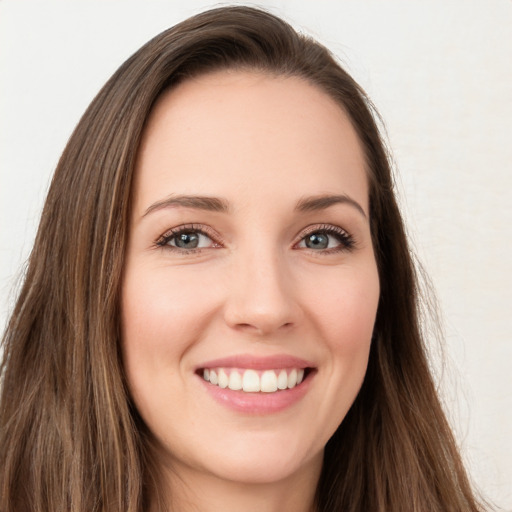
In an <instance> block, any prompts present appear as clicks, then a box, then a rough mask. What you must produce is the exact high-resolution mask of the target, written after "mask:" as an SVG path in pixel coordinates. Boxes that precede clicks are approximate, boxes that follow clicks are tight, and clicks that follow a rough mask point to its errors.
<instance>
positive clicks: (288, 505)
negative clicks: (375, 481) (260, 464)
mask: <svg viewBox="0 0 512 512" xmlns="http://www.w3.org/2000/svg"><path fill="white" fill-rule="evenodd" d="M321 467H322V456H321V454H320V456H319V457H318V458H317V459H316V460H314V461H312V462H310V463H309V464H307V465H306V466H305V467H304V468H302V469H301V470H299V471H298V472H296V473H294V474H293V475H290V476H287V477H285V478H283V479H282V480H279V481H277V482H274V481H273V482H260V483H254V482H250V483H249V482H236V481H231V480H225V479H221V478H218V477H217V476H212V475H210V474H206V473H201V472H197V471H195V470H193V469H191V468H186V469H183V468H180V469H179V472H177V471H176V468H174V470H173V469H167V470H166V471H165V476H164V480H165V484H166V488H167V489H169V492H168V493H167V495H168V498H167V502H168V504H169V507H170V508H169V509H168V512H171V511H177V510H179V511H180V512H218V511H219V510H222V511H223V512H239V511H240V510H243V511H244V512H261V511H262V510H264V511H265V512H282V511H283V510H293V511H294V512H315V510H316V509H315V503H314V502H315V491H316V487H317V484H318V480H319V478H320V472H321ZM157 510H158V509H157V508H156V507H152V508H151V512H157ZM158 512H160V511H158Z"/></svg>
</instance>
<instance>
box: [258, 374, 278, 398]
mask: <svg viewBox="0 0 512 512" xmlns="http://www.w3.org/2000/svg"><path fill="white" fill-rule="evenodd" d="M261 391H263V392H264V393H273V392H274V391H277V376H276V372H274V371H272V370H267V371H265V372H263V375H262V376H261Z"/></svg>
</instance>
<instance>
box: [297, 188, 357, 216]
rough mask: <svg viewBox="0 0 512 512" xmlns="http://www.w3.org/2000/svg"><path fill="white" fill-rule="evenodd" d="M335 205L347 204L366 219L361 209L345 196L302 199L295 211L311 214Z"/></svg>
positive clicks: (355, 202)
mask: <svg viewBox="0 0 512 512" xmlns="http://www.w3.org/2000/svg"><path fill="white" fill-rule="evenodd" d="M335 204H348V205H350V206H353V207H354V208H355V209H356V210H357V211H358V212H359V213H360V214H361V215H362V216H363V217H364V218H365V219H366V218H367V216H366V213H365V211H364V210H363V207H362V206H361V205H360V204H359V203H358V202H357V201H355V200H354V199H352V198H351V197H350V196H348V195H346V194H341V195H328V194H327V195H320V196H312V197H303V198H302V199H300V200H299V202H298V203H297V206H296V207H295V209H296V210H297V211H299V212H312V211H318V210H325V209H326V208H329V207H330V206H333V205H335Z"/></svg>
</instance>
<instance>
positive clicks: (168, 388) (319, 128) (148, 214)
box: [122, 72, 379, 483]
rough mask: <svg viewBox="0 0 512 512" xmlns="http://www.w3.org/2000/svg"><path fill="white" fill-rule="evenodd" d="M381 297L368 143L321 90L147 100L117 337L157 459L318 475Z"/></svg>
mask: <svg viewBox="0 0 512 512" xmlns="http://www.w3.org/2000/svg"><path fill="white" fill-rule="evenodd" d="M378 297H379V280H378V275H377V268H376V263H375V257H374V253H373V248H372V242H371V238H370V229H369V210H368V186H367V178H366V173H365V163H364V157H363V151H362V149H361V146H360V143H359V141H358V138H357V136H356V134H355V132H354V129H353V128H352V126H351V124H350V122H349V120H348V118H347V116H346V115H345V113H344V112H343V111H342V110H341V109H340V107H339V106H338V105H337V104H336V103H335V102H334V101H333V100H332V99H331V98H330V97H328V96H327V95H326V94H325V93H323V92H322V91H320V90H319V89H317V88H315V87H314V86H312V85H309V84H308V83H306V82H304V81H302V80H300V79H298V78H285V77H271V76H268V75H265V74H259V73H249V72H219V73H214V74H210V75H206V76H201V77H199V78H197V79H194V80H189V81H187V82H185V83H183V84H181V85H179V86H178V87H177V88H174V89H173V90H171V91H169V92H167V93H165V94H164V95H163V96H162V97H161V98H160V99H159V101H158V102H157V104H156V106H155V108H154V110H153V112H152V114H151V116H150V119H149V123H148V124H147V126H146V128H145V132H144V136H143V141H142V145H141V147H140V151H139V155H138V162H137V169H136V183H135V189H134V202H133V213H132V219H131V227H130V239H129V246H128V251H127V259H126V267H125V272H124V281H123V287H122V328H123V333H122V336H123V338H122V339H123V358H124V365H125V369H126V374H127V379H128V384H129V388H130V391H131V394H132V397H133V400H134V403H135V405H136V407H137V409H138V411H139V413H140V415H141V416H142V418H143V420H144V421H145V423H146V424H147V426H148V427H149V429H150V430H151V432H152V433H153V434H154V436H155V438H156V440H157V442H158V444H159V446H160V453H159V457H160V461H161V463H162V464H163V465H164V466H169V467H170V466H172V467H173V470H174V471H175V472H176V473H177V474H178V475H186V476H187V478H192V477H193V475H199V474H200V475H203V476H204V475H207V476H209V477H213V478H218V479H222V480H224V481H227V480H229V481H238V482H246V483H247V482H259V483H263V482H275V481H279V480H283V479H285V478H290V477H293V476H294V475H300V474H302V475H305V474H310V475H315V478H317V477H318V471H319V470H320V467H321V464H322V454H323V449H324V446H325V444H326V442H327V440H328V439H329V438H330V437H331V435H332V434H333V433H334V431H335V430H336V428H337V427H338V425H339V424H340V423H341V421H342V420H343V418H344V417H345V415H346V413H347V411H348V409H349V408H350V406H351V404H352V403H353V401H354V399H355V397H356V395H357V393H358V391H359V388H360V386H361V383H362V381H363V378H364V375H365V371H366V366H367V362H368V353H369V348H370V340H371V336H372V330H373V325H374V320H375V314H376V310H377V302H378ZM240 387H241V388H242V389H240ZM284 388H285V389H284ZM258 389H260V391H258Z"/></svg>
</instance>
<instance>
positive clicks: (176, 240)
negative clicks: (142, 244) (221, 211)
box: [156, 226, 220, 251]
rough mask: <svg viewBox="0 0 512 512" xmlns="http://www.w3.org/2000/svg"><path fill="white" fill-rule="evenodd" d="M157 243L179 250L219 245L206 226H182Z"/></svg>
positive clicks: (192, 249) (172, 230)
mask: <svg viewBox="0 0 512 512" xmlns="http://www.w3.org/2000/svg"><path fill="white" fill-rule="evenodd" d="M156 245H158V246H160V247H167V248H170V249H174V250H177V251H194V250H199V249H205V248H208V247H219V246H220V245H219V244H218V243H216V242H215V241H214V240H213V239H212V237H211V236H210V235H209V234H208V233H207V232H206V229H205V228H198V227H193V226H180V227H177V228H173V229H171V231H170V232H168V233H166V234H165V235H163V236H162V237H161V238H160V239H159V240H158V241H157V242H156Z"/></svg>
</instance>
